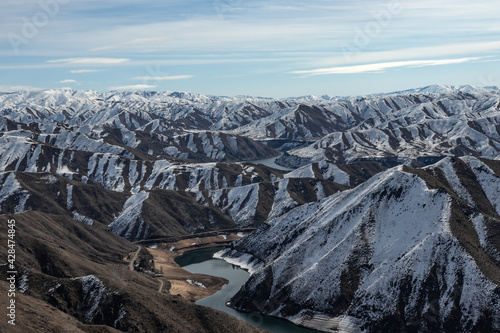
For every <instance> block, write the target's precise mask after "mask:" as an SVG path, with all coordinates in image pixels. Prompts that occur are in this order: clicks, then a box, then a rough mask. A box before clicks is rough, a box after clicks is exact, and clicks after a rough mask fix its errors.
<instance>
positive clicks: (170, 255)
mask: <svg viewBox="0 0 500 333" xmlns="http://www.w3.org/2000/svg"><path fill="white" fill-rule="evenodd" d="M239 238H241V237H239V236H238V234H237V233H228V234H225V235H217V236H209V237H193V238H189V239H183V240H180V241H177V242H170V243H159V244H157V246H156V248H154V247H146V249H147V250H148V252H149V253H151V255H152V256H153V258H154V259H153V260H154V264H155V268H156V269H157V270H158V271H160V272H162V274H163V276H158V277H157V279H158V280H160V283H161V281H163V287H162V288H160V290H159V291H160V292H169V293H170V294H172V295H180V296H182V297H183V298H185V299H188V300H190V301H192V302H196V301H198V300H200V299H203V298H205V297H208V296H211V295H213V294H215V293H216V292H218V291H219V290H220V289H222V287H223V286H224V285H225V284H227V283H228V281H227V280H226V279H224V278H221V277H217V276H211V275H206V274H193V273H191V272H188V271H187V270H185V269H183V268H182V267H181V266H179V265H178V264H177V263H176V262H175V258H176V257H178V256H180V255H182V254H184V253H186V252H187V251H191V250H196V249H202V248H209V247H216V246H223V245H227V244H229V243H230V242H232V241H233V240H236V239H239ZM171 249H173V251H172V250H171ZM188 280H189V281H188Z"/></svg>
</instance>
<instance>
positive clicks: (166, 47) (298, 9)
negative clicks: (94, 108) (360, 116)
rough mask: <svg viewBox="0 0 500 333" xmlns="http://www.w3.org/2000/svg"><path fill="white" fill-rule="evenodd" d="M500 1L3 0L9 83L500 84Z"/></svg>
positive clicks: (271, 90)
mask: <svg viewBox="0 0 500 333" xmlns="http://www.w3.org/2000/svg"><path fill="white" fill-rule="evenodd" d="M499 14H500V3H499V2H498V0H476V1H470V0H468V1H462V0H440V1H436V0H432V1H431V0H421V1H418V2H416V1H409V0H389V1H379V0H370V1H368V0H361V1H323V0H311V1H295V0H287V1H281V0H279V1H252V0H209V1H201V0H182V1H180V0H171V1H170V0H168V1H159V0H156V1H150V0H141V1H139V0H120V1H109V0H99V1H97V0H2V11H1V13H0V91H15V90H19V89H30V88H41V89H48V88H62V87H70V88H73V89H84V90H86V89H95V90H100V91H109V90H168V91H188V92H194V93H202V94H212V95H226V96H234V95H254V96H268V97H290V96H301V95H308V94H315V95H322V94H330V95H338V96H346V95H362V94H369V93H378V92H389V91H396V90H403V89H409V88H416V87H421V86H426V85H431V84H454V85H462V84H471V85H477V86H488V85H496V86H500V62H499V61H500V38H499V37H500V20H499V19H498V17H499Z"/></svg>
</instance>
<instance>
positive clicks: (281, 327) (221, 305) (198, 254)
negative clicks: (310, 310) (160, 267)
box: [175, 247, 318, 333]
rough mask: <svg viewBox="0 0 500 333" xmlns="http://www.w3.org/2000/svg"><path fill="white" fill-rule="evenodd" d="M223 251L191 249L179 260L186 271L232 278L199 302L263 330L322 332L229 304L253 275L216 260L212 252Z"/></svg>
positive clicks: (177, 260)
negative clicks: (251, 312)
mask: <svg viewBox="0 0 500 333" xmlns="http://www.w3.org/2000/svg"><path fill="white" fill-rule="evenodd" d="M218 250H220V247H218V248H205V249H199V250H194V251H189V252H186V253H185V254H183V255H182V256H179V257H177V258H176V260H175V261H176V262H177V263H178V264H179V265H180V266H182V267H183V268H184V269H185V270H187V271H189V272H191V273H197V274H207V275H212V276H220V277H223V278H225V279H227V280H228V281H229V284H227V285H225V286H224V287H222V289H221V290H220V291H218V292H217V293H215V294H213V295H212V296H209V297H206V298H204V299H201V300H199V301H198V302H196V304H198V305H204V306H208V307H211V308H213V309H217V310H220V311H223V312H226V313H228V314H230V315H232V316H234V317H237V318H239V319H241V320H244V321H246V322H248V323H250V324H252V325H254V326H256V327H258V328H260V329H263V330H266V331H269V332H273V333H317V332H318V331H315V330H310V329H306V328H303V327H299V326H296V325H294V324H293V323H291V322H289V321H286V320H283V319H278V318H273V317H266V316H263V315H261V314H249V313H244V312H239V311H236V310H234V309H232V308H230V307H227V306H226V302H227V300H228V299H229V298H231V297H232V296H234V295H235V294H236V293H237V292H238V290H239V289H240V288H241V286H243V285H244V284H245V282H246V281H247V280H248V278H249V277H250V274H248V272H247V271H245V270H243V269H241V268H239V267H238V266H235V265H231V264H229V263H227V262H225V261H224V260H220V259H212V255H213V254H214V253H215V252H217V251H218Z"/></svg>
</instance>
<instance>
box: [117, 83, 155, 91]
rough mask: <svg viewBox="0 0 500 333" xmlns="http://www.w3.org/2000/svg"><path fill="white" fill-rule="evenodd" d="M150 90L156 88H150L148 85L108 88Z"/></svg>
mask: <svg viewBox="0 0 500 333" xmlns="http://www.w3.org/2000/svg"><path fill="white" fill-rule="evenodd" d="M152 88H156V86H151V85H148V84H135V85H130V86H121V87H109V90H145V89H152Z"/></svg>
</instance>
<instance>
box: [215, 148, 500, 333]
mask: <svg viewBox="0 0 500 333" xmlns="http://www.w3.org/2000/svg"><path fill="white" fill-rule="evenodd" d="M499 187H500V164H499V163H498V162H496V161H488V160H479V159H476V158H471V157H468V158H462V159H456V158H453V159H452V158H447V159H445V160H443V161H441V162H440V163H438V164H435V165H432V166H430V167H427V168H425V169H413V168H409V167H403V166H399V167H395V168H393V169H390V170H388V171H385V172H383V173H380V174H379V175H376V176H374V177H373V178H371V179H370V180H368V181H367V182H366V183H364V184H362V185H360V186H358V187H356V188H355V189H353V190H349V191H344V192H340V193H337V194H335V195H332V196H330V197H327V198H325V199H323V200H321V201H319V202H316V203H311V204H306V205H303V206H301V207H298V208H295V209H293V210H291V211H290V212H288V213H287V214H285V215H284V216H282V217H280V218H277V219H274V220H271V221H269V222H267V223H265V224H263V225H262V226H261V227H260V228H259V229H258V230H257V231H256V232H255V233H253V234H252V235H251V236H249V237H246V238H244V239H242V240H240V241H237V242H235V243H234V245H233V246H232V249H227V250H225V251H224V252H223V253H220V254H219V256H221V257H224V258H226V259H227V260H228V261H230V262H236V263H240V264H243V265H244V266H246V267H249V268H250V270H251V272H253V275H252V276H251V278H250V280H249V281H248V282H247V283H246V285H245V286H244V287H243V288H242V289H241V290H240V291H239V292H238V294H237V295H235V296H234V297H233V298H232V299H231V301H230V303H231V306H232V307H234V308H236V309H240V310H244V311H259V312H264V313H266V314H269V315H273V316H278V317H283V318H287V319H289V320H292V321H294V322H295V323H298V324H301V325H305V326H310V327H315V328H319V329H321V330H324V331H326V332H337V330H340V331H345V332H361V331H368V332H374V331H418V332H429V331H447V332H459V331H460V332H493V331H498V330H500V320H499V318H500V238H499V230H500V216H499V215H498V212H499V211H500V201H499V196H498V190H499Z"/></svg>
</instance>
